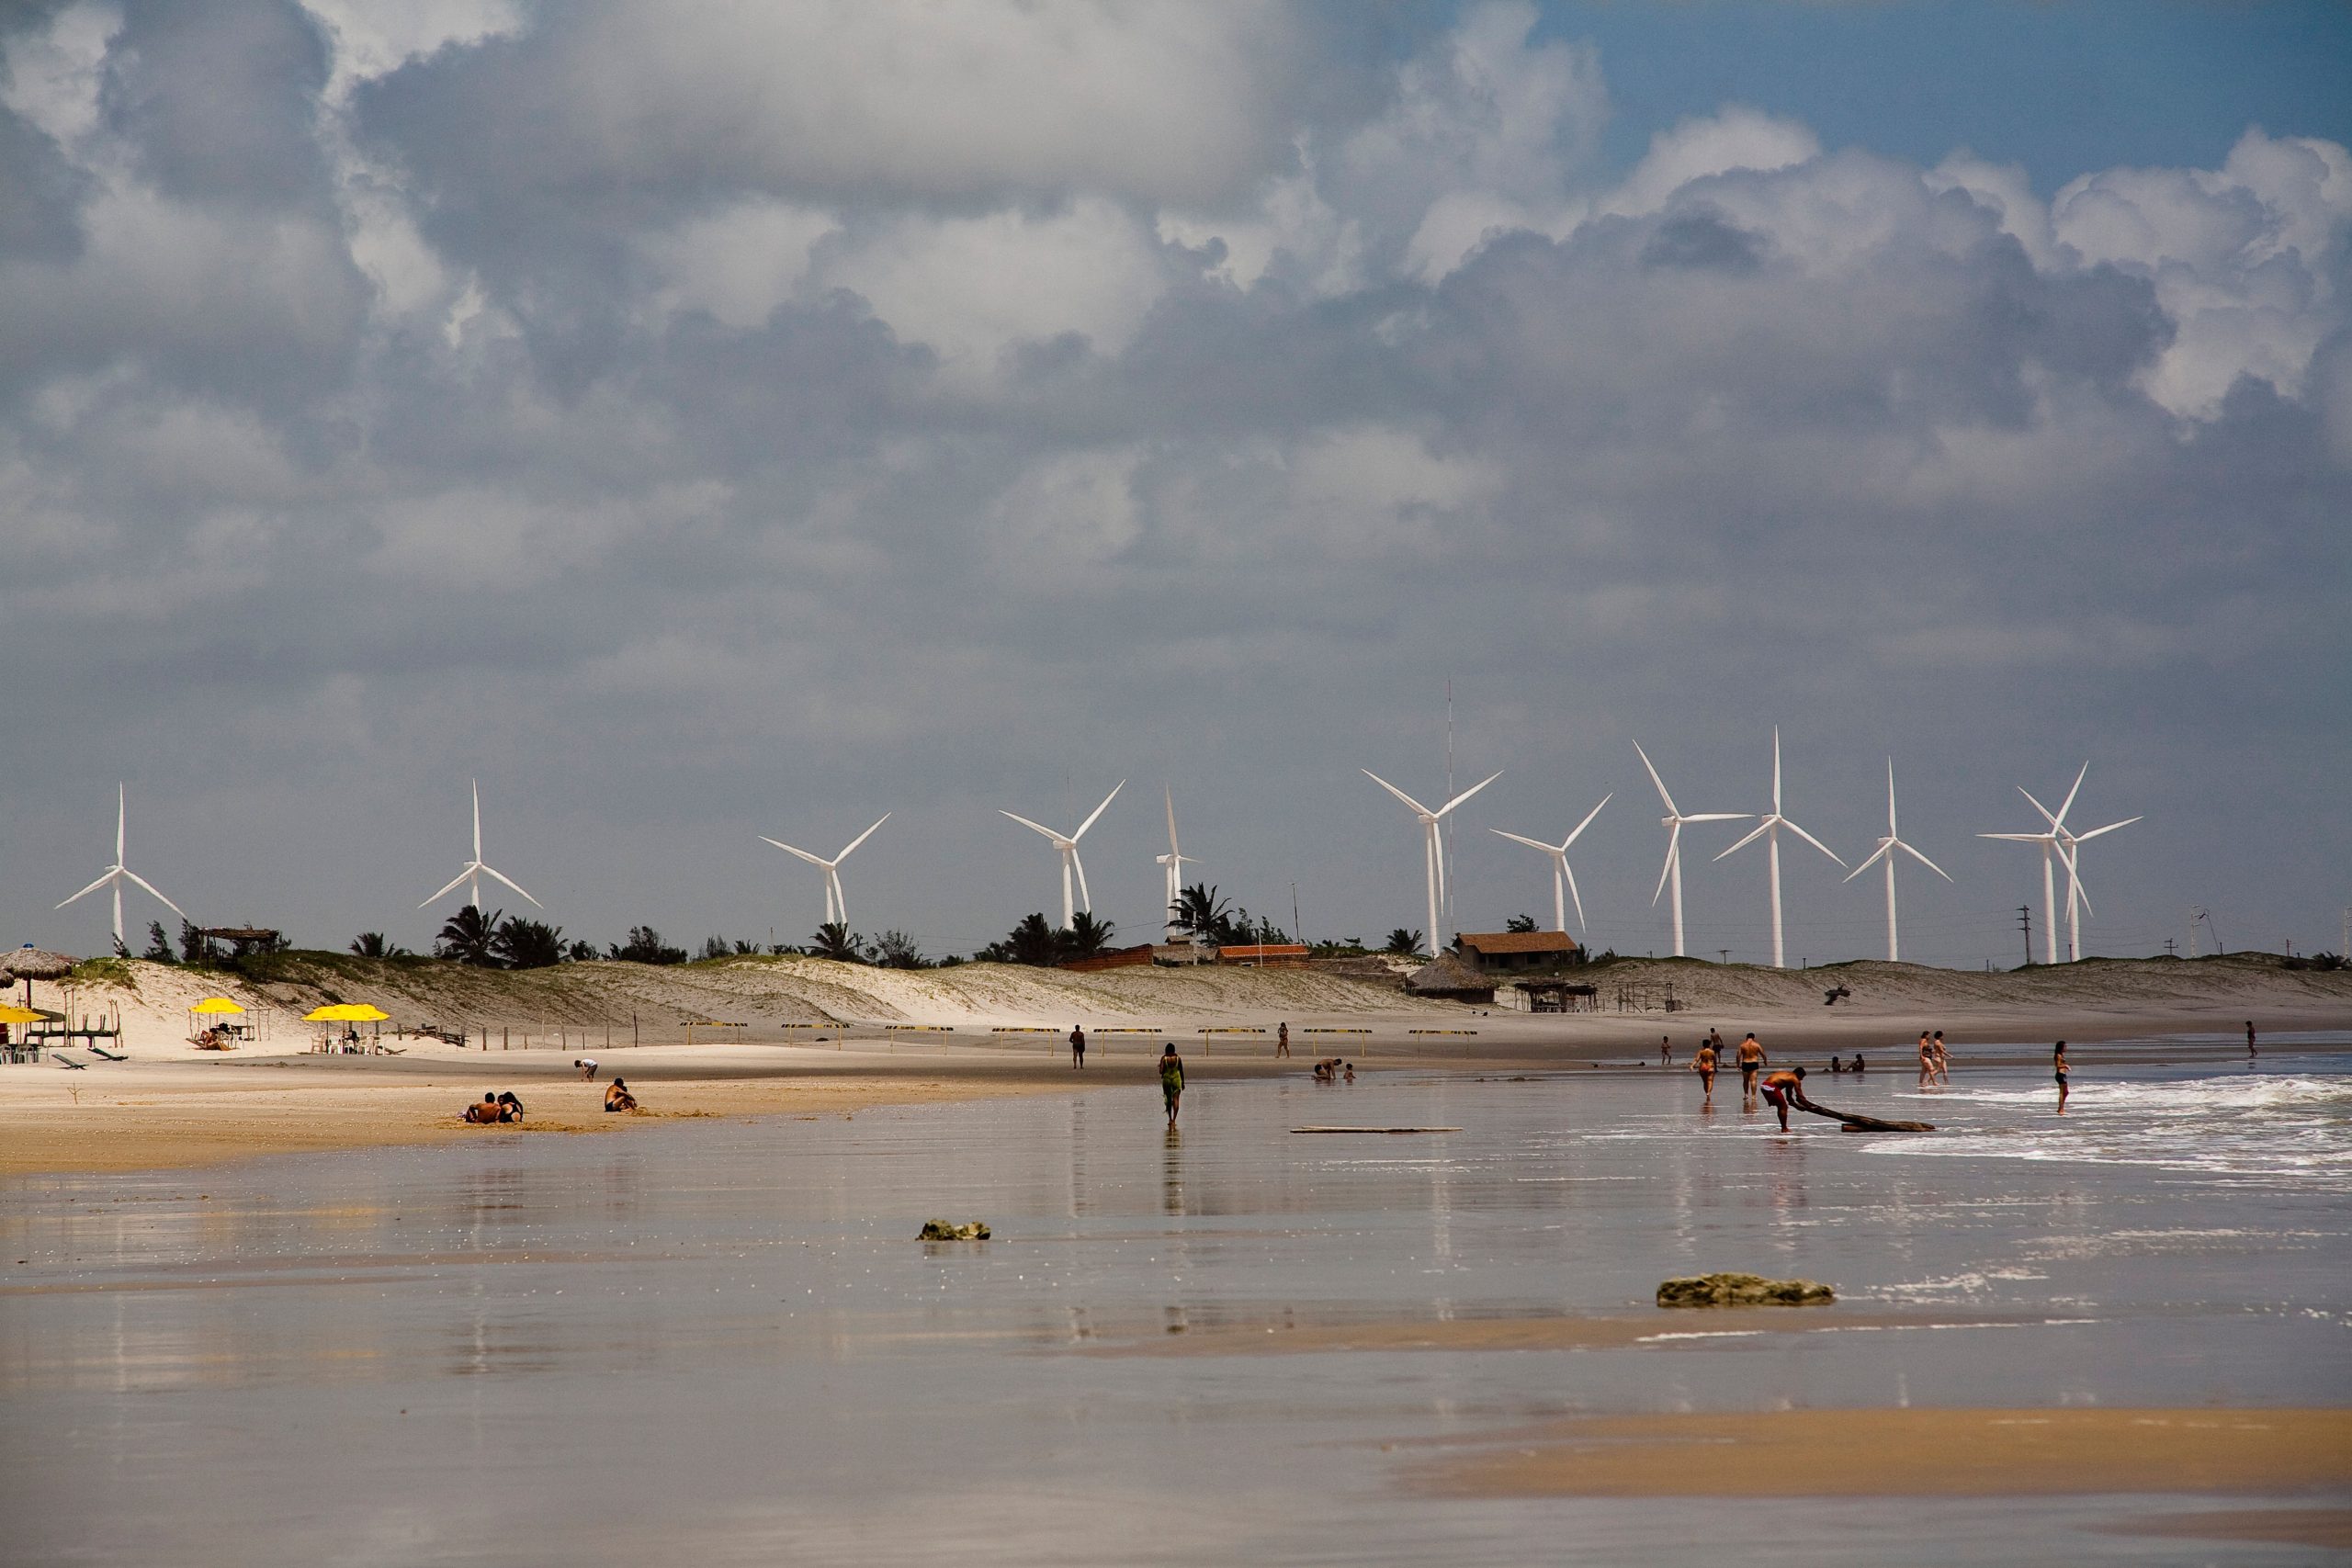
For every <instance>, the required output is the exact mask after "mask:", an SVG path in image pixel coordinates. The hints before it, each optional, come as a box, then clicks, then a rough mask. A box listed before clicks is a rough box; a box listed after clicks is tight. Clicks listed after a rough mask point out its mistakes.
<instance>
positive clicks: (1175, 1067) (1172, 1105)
mask: <svg viewBox="0 0 2352 1568" xmlns="http://www.w3.org/2000/svg"><path fill="white" fill-rule="evenodd" d="M1159 1098H1160V1099H1161V1100H1163V1101H1165V1102H1166V1104H1167V1106H1168V1124H1169V1125H1170V1127H1173V1126H1174V1125H1176V1107H1177V1105H1178V1103H1179V1102H1181V1101H1182V1100H1183V1098H1184V1058H1183V1057H1182V1056H1179V1055H1177V1054H1176V1042H1174V1041H1173V1040H1170V1042H1168V1048H1167V1049H1166V1050H1164V1051H1162V1052H1160V1054H1159Z"/></svg>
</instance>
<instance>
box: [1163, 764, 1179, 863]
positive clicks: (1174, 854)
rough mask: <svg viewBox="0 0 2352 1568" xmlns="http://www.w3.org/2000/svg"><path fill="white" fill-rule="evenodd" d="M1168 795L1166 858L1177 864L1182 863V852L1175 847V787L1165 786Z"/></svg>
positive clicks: (1171, 785)
mask: <svg viewBox="0 0 2352 1568" xmlns="http://www.w3.org/2000/svg"><path fill="white" fill-rule="evenodd" d="M1165 793H1166V794H1167V796H1168V858H1169V859H1170V861H1171V862H1173V863H1176V864H1177V865H1182V864H1183V863H1184V852H1183V851H1182V850H1181V849H1179V848H1177V847H1176V789H1175V786H1174V785H1173V784H1170V785H1169V786H1167V789H1166V792H1165Z"/></svg>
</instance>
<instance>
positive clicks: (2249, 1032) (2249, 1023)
mask: <svg viewBox="0 0 2352 1568" xmlns="http://www.w3.org/2000/svg"><path fill="white" fill-rule="evenodd" d="M2259 1055H2262V1053H2261V1052H2259V1051H2257V1050H2256V1049H2255V1048H2254V1020H2252V1019H2247V1020H2246V1021H2245V1059H2246V1060H2247V1061H2249V1062H2251V1061H2253V1060H2254V1059H2255V1058H2256V1056H2259Z"/></svg>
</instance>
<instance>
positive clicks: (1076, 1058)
mask: <svg viewBox="0 0 2352 1568" xmlns="http://www.w3.org/2000/svg"><path fill="white" fill-rule="evenodd" d="M1069 1065H1070V1066H1071V1067H1073V1068H1077V1067H1082V1066H1086V1028H1085V1026H1084V1025H1083V1024H1077V1023H1073V1024H1071V1025H1070V1026H1069Z"/></svg>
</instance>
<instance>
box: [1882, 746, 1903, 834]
mask: <svg viewBox="0 0 2352 1568" xmlns="http://www.w3.org/2000/svg"><path fill="white" fill-rule="evenodd" d="M1886 836H1887V837H1888V838H1890V839H1895V838H1900V837H1902V833H1901V832H1900V830H1899V829H1896V827H1895V826H1894V758H1892V757H1889V758H1888V759H1887V760H1886Z"/></svg>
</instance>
